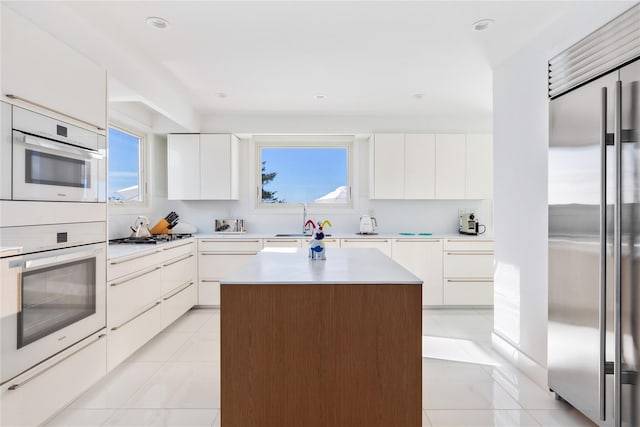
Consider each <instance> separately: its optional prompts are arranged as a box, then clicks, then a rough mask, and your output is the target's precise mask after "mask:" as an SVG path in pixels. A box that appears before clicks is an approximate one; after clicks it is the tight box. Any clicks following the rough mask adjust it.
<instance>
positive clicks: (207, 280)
mask: <svg viewBox="0 0 640 427" xmlns="http://www.w3.org/2000/svg"><path fill="white" fill-rule="evenodd" d="M200 281H201V282H202V283H218V282H219V280H209V279H202V280H200Z"/></svg>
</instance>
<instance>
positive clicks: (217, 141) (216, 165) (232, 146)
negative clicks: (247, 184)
mask: <svg viewBox="0 0 640 427" xmlns="http://www.w3.org/2000/svg"><path fill="white" fill-rule="evenodd" d="M237 171H238V138H236V137H235V136H233V135H229V134H202V135H200V198H201V199H207V200H232V199H237V198H238V173H237Z"/></svg>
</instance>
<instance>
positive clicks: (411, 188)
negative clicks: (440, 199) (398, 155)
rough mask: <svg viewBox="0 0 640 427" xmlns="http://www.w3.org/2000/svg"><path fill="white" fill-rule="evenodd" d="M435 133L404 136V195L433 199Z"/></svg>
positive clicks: (411, 197)
mask: <svg viewBox="0 0 640 427" xmlns="http://www.w3.org/2000/svg"><path fill="white" fill-rule="evenodd" d="M435 180H436V139H435V135H429V134H413V135H405V137H404V197H405V199H433V198H435V195H436V181H435Z"/></svg>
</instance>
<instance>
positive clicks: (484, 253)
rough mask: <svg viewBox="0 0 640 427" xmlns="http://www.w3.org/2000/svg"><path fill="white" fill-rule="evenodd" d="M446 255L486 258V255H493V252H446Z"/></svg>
mask: <svg viewBox="0 0 640 427" xmlns="http://www.w3.org/2000/svg"><path fill="white" fill-rule="evenodd" d="M447 255H482V256H487V255H493V252H487V251H484V252H481V251H477V252H447Z"/></svg>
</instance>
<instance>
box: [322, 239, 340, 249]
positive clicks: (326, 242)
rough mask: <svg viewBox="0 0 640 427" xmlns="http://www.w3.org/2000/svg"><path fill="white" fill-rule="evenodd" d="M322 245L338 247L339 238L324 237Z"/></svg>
mask: <svg viewBox="0 0 640 427" xmlns="http://www.w3.org/2000/svg"><path fill="white" fill-rule="evenodd" d="M324 245H325V246H326V247H327V248H339V247H340V239H334V238H331V237H330V238H328V239H327V238H325V239H324Z"/></svg>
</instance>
